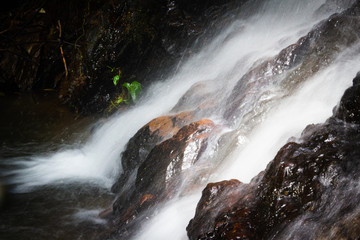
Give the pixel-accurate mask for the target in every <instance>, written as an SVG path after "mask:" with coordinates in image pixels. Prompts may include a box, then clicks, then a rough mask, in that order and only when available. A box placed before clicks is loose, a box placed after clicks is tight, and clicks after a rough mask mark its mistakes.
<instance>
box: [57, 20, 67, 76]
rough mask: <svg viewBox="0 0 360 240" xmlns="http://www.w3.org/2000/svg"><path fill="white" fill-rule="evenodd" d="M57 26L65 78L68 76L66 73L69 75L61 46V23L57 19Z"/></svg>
mask: <svg viewBox="0 0 360 240" xmlns="http://www.w3.org/2000/svg"><path fill="white" fill-rule="evenodd" d="M58 27H59V43H60V53H61V56H62V60H63V63H64V68H65V78H67V77H68V75H69V72H68V68H67V65H66V60H65V57H64V51H63V48H62V43H61V23H60V20H58Z"/></svg>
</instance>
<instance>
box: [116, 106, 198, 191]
mask: <svg viewBox="0 0 360 240" xmlns="http://www.w3.org/2000/svg"><path fill="white" fill-rule="evenodd" d="M192 119H193V115H192V114H191V113H190V112H182V113H179V114H177V115H172V116H161V117H158V118H155V119H153V120H151V121H150V122H149V123H148V124H146V125H145V126H143V127H142V128H141V129H140V130H139V131H138V132H137V133H136V134H135V135H134V136H133V137H132V138H131V139H130V140H129V143H128V144H127V147H126V150H125V151H124V152H123V153H122V156H121V159H122V160H121V164H122V169H123V173H122V175H121V176H120V177H119V179H118V181H116V183H115V184H114V185H113V187H112V191H113V192H119V191H120V190H121V188H122V187H123V186H124V185H125V184H126V182H127V181H128V180H129V178H130V176H131V174H132V173H133V172H134V171H135V170H136V169H137V168H138V167H139V166H140V165H141V164H142V163H143V162H144V160H145V159H146V157H147V156H148V154H149V153H150V151H151V149H153V148H154V146H155V145H156V144H158V143H160V142H162V141H164V140H166V139H168V138H170V137H172V136H173V135H174V134H176V133H177V132H178V131H179V129H180V128H182V127H183V126H185V125H186V124H188V123H190V122H191V120H192Z"/></svg>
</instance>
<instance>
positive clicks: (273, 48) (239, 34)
mask: <svg viewBox="0 0 360 240" xmlns="http://www.w3.org/2000/svg"><path fill="white" fill-rule="evenodd" d="M327 2H328V4H329V7H327V8H322V9H323V10H322V11H319V10H318V9H319V8H320V6H322V5H323V4H324V3H325V0H322V1H320V0H319V1H310V0H309V1H307V0H306V1H305V0H304V1H285V0H271V1H265V3H259V2H256V3H255V4H259V5H256V6H253V5H252V4H249V6H247V8H245V9H243V11H239V14H238V15H237V18H236V19H232V22H231V23H228V25H227V26H224V30H222V32H220V33H219V35H218V36H217V37H215V38H214V39H213V40H212V41H211V42H206V43H203V50H202V51H201V52H200V53H199V54H196V55H194V56H192V57H190V58H189V59H186V60H183V62H181V64H180V65H179V66H180V67H179V68H178V69H177V71H176V72H175V73H174V74H173V75H172V76H171V77H169V78H168V79H166V80H161V81H158V82H156V83H154V84H153V85H152V86H151V87H150V88H149V89H147V91H146V92H145V93H144V94H143V97H142V99H141V100H140V102H139V103H138V104H137V105H136V106H135V107H133V108H132V109H130V110H128V111H126V112H122V113H121V114H118V115H116V116H113V117H112V118H111V119H108V120H106V121H101V122H100V124H98V125H99V126H98V127H97V129H96V131H95V132H94V133H93V134H92V135H91V136H90V137H88V138H87V140H86V141H85V142H80V143H77V144H72V145H65V146H62V147H61V149H60V150H57V152H56V153H54V152H49V151H44V150H43V149H44V148H46V144H45V145H44V146H45V147H44V148H42V151H40V152H39V151H34V152H33V153H30V154H28V155H26V156H21V154H20V156H16V158H14V157H9V156H0V157H1V159H0V162H1V166H2V167H3V166H4V167H3V170H2V171H1V177H2V179H3V180H2V181H4V184H5V185H9V186H11V193H12V195H11V197H12V198H13V199H14V203H13V204H10V205H9V209H7V210H3V212H2V220H0V223H1V224H0V226H1V227H0V236H4V237H5V238H4V239H21V238H24V236H27V234H32V235H36V234H37V236H38V238H36V237H35V238H34V239H49V238H50V237H51V239H63V238H64V236H71V237H69V238H67V239H91V238H95V236H96V233H98V232H101V231H104V229H106V221H104V220H103V219H100V218H98V217H97V215H98V213H99V212H100V211H101V210H103V209H105V208H107V207H108V206H109V205H110V204H111V202H112V201H113V200H114V198H115V196H114V195H113V194H112V193H111V192H110V190H109V189H110V187H111V186H112V184H113V183H114V182H115V180H116V178H117V176H119V173H121V171H122V169H121V167H120V166H121V164H120V161H121V159H119V156H120V153H121V152H122V151H124V149H125V147H126V144H127V142H128V140H129V139H130V138H131V137H132V136H133V135H134V134H135V133H136V132H137V131H138V129H140V128H141V127H142V126H143V125H145V124H146V123H148V122H149V121H150V120H152V119H153V118H155V117H158V116H161V115H164V114H168V113H169V112H171V109H172V108H173V107H174V106H175V105H176V104H177V102H178V101H179V99H180V98H181V97H182V96H183V95H184V94H185V93H186V92H187V91H188V90H189V89H190V88H191V86H193V85H194V84H195V83H199V82H207V81H212V82H214V84H213V85H212V86H213V88H215V91H216V92H217V95H216V96H217V100H218V107H217V108H215V109H214V110H212V111H211V112H210V113H207V115H206V117H208V118H210V119H212V120H213V121H214V122H216V123H217V124H219V125H222V126H223V129H224V133H225V132H234V133H235V135H236V137H235V138H234V139H235V140H236V141H235V142H233V144H232V145H231V144H230V143H229V144H230V145H229V144H228V145H227V146H231V151H225V153H224V152H222V151H218V152H217V150H216V143H214V146H215V147H214V148H211V147H210V148H208V149H209V152H208V153H207V154H204V156H212V157H213V158H215V160H214V161H215V162H220V161H223V164H220V165H219V166H218V168H217V170H216V171H214V173H213V174H212V175H211V176H209V179H206V180H205V181H204V183H202V184H203V185H205V184H206V183H207V182H209V181H219V180H224V179H230V178H237V179H239V180H240V181H243V182H249V181H250V180H251V178H253V177H254V176H256V175H257V174H258V173H259V172H260V171H261V170H263V169H264V168H265V167H266V165H267V163H268V162H269V161H271V160H272V159H273V157H274V156H275V154H276V152H277V150H278V149H279V148H280V147H281V146H282V145H284V144H285V143H286V142H287V141H288V139H289V138H291V137H298V136H299V135H300V133H301V131H302V130H303V129H304V128H305V127H306V125H307V124H310V123H319V122H323V121H324V120H326V119H327V118H328V117H329V116H331V114H332V109H333V107H334V106H335V105H336V104H337V103H338V102H339V100H340V97H341V96H342V94H343V92H344V90H345V89H346V88H347V87H348V86H350V85H351V82H352V79H353V77H354V76H355V75H356V72H357V71H358V66H359V64H360V54H355V53H354V52H359V51H358V50H359V48H360V46H359V45H356V44H355V45H352V46H351V48H344V49H343V50H342V51H341V52H340V53H339V54H337V55H336V57H335V58H334V59H333V61H331V63H330V64H328V65H327V66H326V67H324V68H323V69H321V70H320V71H318V72H317V73H315V74H310V75H309V77H308V78H307V79H303V81H302V82H301V83H300V84H298V85H297V86H296V87H294V89H293V88H292V87H290V88H288V87H286V86H285V87H282V86H281V84H274V83H269V84H268V85H264V86H262V87H261V88H259V89H256V90H257V91H256V92H254V93H253V95H254V96H257V97H249V98H248V99H246V100H245V101H244V103H243V105H244V109H245V110H244V111H245V112H249V113H250V115H251V114H254V115H251V116H255V115H256V119H257V120H256V121H249V117H246V116H245V115H244V116H239V117H238V118H236V119H230V120H229V119H225V118H224V108H225V107H226V99H227V98H228V96H229V95H230V94H231V92H232V89H233V88H234V86H236V84H237V82H238V81H239V79H241V77H242V76H243V75H244V74H246V73H247V72H248V71H249V69H251V68H254V67H255V66H257V65H260V64H261V63H262V62H264V61H266V60H268V59H271V58H272V57H274V56H276V55H277V54H278V53H279V52H280V51H281V50H282V49H284V48H286V47H287V46H289V45H291V44H294V43H295V42H296V41H298V39H299V38H300V37H302V36H305V35H306V34H307V33H308V32H309V31H310V30H311V29H312V28H313V27H314V26H315V25H316V24H318V23H319V22H320V21H322V20H323V19H326V18H327V17H328V16H330V15H331V14H333V13H334V12H339V11H342V10H343V9H344V8H346V7H347V6H349V5H350V1H349V3H346V4H347V5H342V6H337V5H332V4H335V2H336V1H327ZM334 6H335V7H334ZM250 10H251V11H252V12H254V14H252V16H250V17H248V16H247V12H248V11H250ZM245 16H246V17H245ZM288 89H291V90H288ZM264 93H266V94H264ZM259 96H260V97H259ZM261 96H262V97H263V98H267V99H266V100H269V101H268V102H269V103H267V104H265V105H263V106H260V107H259V106H258V105H257V102H258V100H259V99H260V98H261ZM193 108H195V109H196V108H197V105H196V103H193ZM189 110H190V109H189ZM255 113H256V114H255ZM250 119H252V118H251V117H250ZM254 119H255V117H254ZM84 131H88V128H87V129H85V130H84ZM34 134H35V133H34ZM75 138H79V136H75ZM210 145H211V144H210ZM19 148H21V146H20V147H19ZM214 149H215V150H214ZM14 151H16V149H15V150H14ZM210 151H212V152H210ZM214 151H215V153H214ZM199 164H201V161H200V163H199ZM200 195H201V189H199V190H197V191H195V192H192V193H191V194H189V195H182V196H181V197H178V198H176V199H173V200H171V201H170V202H168V203H165V204H164V206H163V207H161V208H159V210H158V213H157V215H156V217H155V218H154V219H152V220H151V221H149V222H147V223H146V224H144V225H143V226H142V230H139V231H138V234H137V235H136V236H135V237H134V239H187V237H186V230H185V228H186V225H187V224H188V222H189V220H190V219H191V218H192V217H193V216H194V213H195V207H196V204H197V202H198V200H199V198H200ZM19 205H22V206H19ZM55 214H56V219H54V218H53V217H52V216H54V215H55ZM20 218H21V219H22V220H18V219H20ZM89 226H90V227H89ZM59 228H60V229H61V230H59Z"/></svg>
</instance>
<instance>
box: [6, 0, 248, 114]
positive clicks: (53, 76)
mask: <svg viewBox="0 0 360 240" xmlns="http://www.w3.org/2000/svg"><path fill="white" fill-rule="evenodd" d="M244 2H246V0H242V1H235V0H231V1H225V0H216V1H204V0H197V1H196V3H195V2H191V3H189V2H188V1H182V0H124V1H109V0H100V1H92V0H91V1H84V0H81V1H76V2H74V1H70V0H66V1H52V2H47V1H42V2H41V1H39V2H36V3H35V2H33V1H21V2H20V1H16V2H14V3H12V6H11V7H8V6H7V7H5V6H4V8H2V9H1V10H0V20H1V21H0V28H1V31H0V35H1V41H0V48H1V49H2V50H1V51H0V90H1V91H18V90H20V91H31V90H38V89H44V88H46V89H47V88H51V89H56V90H57V92H58V96H59V98H60V99H61V102H63V103H67V104H68V105H69V106H71V107H73V108H74V109H75V110H77V111H79V112H81V113H83V114H89V113H96V112H103V111H104V110H105V109H106V108H107V107H108V106H109V105H110V100H113V99H114V97H115V96H118V95H119V94H120V92H121V89H120V88H116V87H114V85H113V84H112V78H113V77H114V75H116V74H114V72H111V70H110V69H109V67H110V68H116V69H121V71H122V78H121V79H120V81H121V82H131V81H134V80H137V81H139V82H140V83H142V84H143V85H147V84H149V83H150V82H151V81H153V80H154V79H158V78H162V77H163V76H165V75H167V72H166V71H167V70H171V68H172V67H173V66H174V64H175V63H176V62H177V60H178V59H179V57H184V54H185V55H186V54H187V53H186V51H187V49H188V47H189V46H190V45H191V44H192V43H194V42H195V40H196V39H197V38H198V37H200V36H201V35H205V34H204V33H205V32H207V33H209V35H211V33H214V32H216V30H215V29H216V27H214V25H215V24H213V25H212V28H211V29H208V27H209V23H210V22H213V21H214V20H216V19H217V20H219V19H220V18H221V16H222V15H224V14H225V13H226V12H228V11H232V10H233V9H234V6H235V5H236V6H240V5H241V4H242V3H244ZM189 4H190V5H189ZM194 5H196V7H195V8H194V7H193V6H194ZM59 24H60V25H61V27H60V25H59ZM59 30H61V33H60V31H59ZM206 30H207V31H206ZM60 48H61V49H60ZM192 50H194V49H192ZM61 51H62V53H61ZM184 52H185V53H184ZM188 54H190V51H189V53H188ZM64 61H65V62H64ZM65 66H66V68H65Z"/></svg>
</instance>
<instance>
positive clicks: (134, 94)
mask: <svg viewBox="0 0 360 240" xmlns="http://www.w3.org/2000/svg"><path fill="white" fill-rule="evenodd" d="M107 67H108V68H110V70H111V72H114V71H117V72H118V74H116V75H115V76H114V77H113V84H114V86H117V85H118V83H119V82H120V78H121V70H120V68H112V67H109V66H107ZM121 89H122V90H121V93H120V95H119V96H118V97H117V98H116V99H115V101H114V102H113V101H111V104H112V105H113V106H114V107H117V106H118V105H119V104H121V103H126V104H129V103H130V102H131V101H132V102H133V103H136V102H137V101H138V99H139V96H140V93H141V91H142V87H141V84H140V83H139V82H138V81H133V82H131V83H128V82H125V83H123V84H122V85H121Z"/></svg>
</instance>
